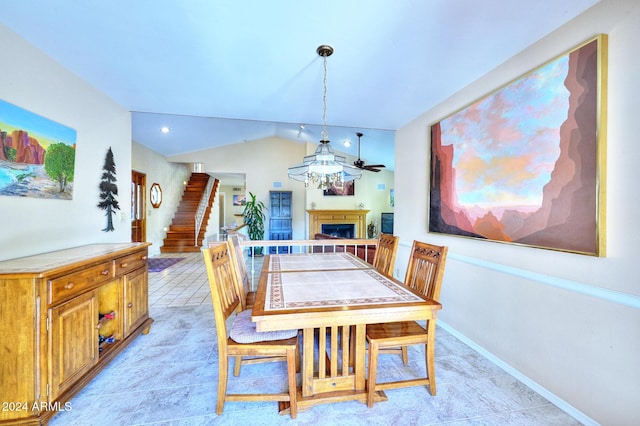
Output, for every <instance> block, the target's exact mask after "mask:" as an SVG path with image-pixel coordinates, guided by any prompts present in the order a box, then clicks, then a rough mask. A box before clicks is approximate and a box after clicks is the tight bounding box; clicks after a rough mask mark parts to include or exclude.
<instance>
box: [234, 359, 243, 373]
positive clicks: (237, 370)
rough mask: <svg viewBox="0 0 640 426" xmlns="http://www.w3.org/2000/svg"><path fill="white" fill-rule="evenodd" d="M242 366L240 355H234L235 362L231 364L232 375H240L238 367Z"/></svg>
mask: <svg viewBox="0 0 640 426" xmlns="http://www.w3.org/2000/svg"><path fill="white" fill-rule="evenodd" d="M241 368H242V357H241V356H240V355H236V362H235V365H234V366H233V375H234V376H236V377H238V376H239V375H240V369H241Z"/></svg>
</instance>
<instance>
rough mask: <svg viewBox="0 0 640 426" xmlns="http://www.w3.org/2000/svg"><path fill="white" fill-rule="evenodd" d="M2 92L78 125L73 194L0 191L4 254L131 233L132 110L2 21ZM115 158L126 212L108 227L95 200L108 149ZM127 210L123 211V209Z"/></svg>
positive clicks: (123, 238)
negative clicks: (64, 197) (69, 197)
mask: <svg viewBox="0 0 640 426" xmlns="http://www.w3.org/2000/svg"><path fill="white" fill-rule="evenodd" d="M0 46H2V57H3V59H4V66H3V67H2V68H3V69H2V77H1V78H0V98H2V99H3V100H5V101H7V102H10V103H12V104H14V105H17V106H19V107H21V108H24V109H26V110H29V111H32V112H34V113H36V114H39V115H42V116H44V117H46V118H48V119H50V120H53V121H57V122H59V123H62V124H64V125H66V126H69V127H71V128H73V129H75V130H76V132H77V139H76V142H77V149H76V161H75V180H74V182H73V185H74V190H73V199H72V200H54V199H39V198H27V197H9V196H0V223H2V230H1V231H0V260H4V259H11V258H15V257H21V256H26V255H31V254H36V253H43V252H47V251H52V250H57V249H62V248H68V247H73V246H78V245H83V244H89V243H99V242H128V241H131V222H130V217H129V216H130V208H131V197H130V190H129V188H130V186H131V117H130V114H129V112H128V111H127V110H125V109H124V108H122V107H120V106H119V105H117V104H116V103H115V102H113V101H112V100H111V99H109V98H107V97H106V96H105V95H103V94H102V93H100V92H98V91H97V90H96V89H94V88H93V87H91V86H90V85H88V84H87V83H86V82H85V81H83V80H81V79H79V78H78V77H76V76H75V75H73V74H72V73H71V72H69V71H68V70H66V69H64V68H62V67H61V66H60V65H59V64H57V63H56V62H54V61H53V60H52V59H51V58H50V57H48V56H46V55H44V54H43V53H42V52H41V51H39V50H37V49H35V48H34V47H33V46H32V45H30V44H28V43H27V42H26V41H25V40H23V39H22V38H20V37H18V36H17V35H16V34H15V33H13V32H12V31H11V30H9V29H7V28H6V27H4V26H2V25H0ZM109 147H111V149H112V151H113V156H114V160H115V164H116V173H117V182H116V183H117V185H118V194H119V196H118V198H117V199H118V202H119V204H120V209H121V210H120V212H118V213H119V214H118V215H117V216H116V217H114V218H113V219H114V227H115V231H113V232H103V231H102V229H103V228H104V227H105V225H106V218H105V212H104V211H103V210H100V209H99V208H98V207H97V204H98V202H99V201H100V200H99V188H98V185H99V184H100V179H101V176H102V172H103V170H102V167H103V165H104V160H105V155H106V153H107V150H108V149H109ZM120 213H121V214H122V218H121V214H120Z"/></svg>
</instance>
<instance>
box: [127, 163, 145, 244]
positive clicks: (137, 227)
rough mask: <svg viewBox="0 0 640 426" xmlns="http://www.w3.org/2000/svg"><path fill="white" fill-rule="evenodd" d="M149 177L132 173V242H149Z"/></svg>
mask: <svg viewBox="0 0 640 426" xmlns="http://www.w3.org/2000/svg"><path fill="white" fill-rule="evenodd" d="M146 193H147V175H146V174H144V173H140V172H136V171H135V170H132V171H131V242H134V243H142V242H145V241H146V240H147V219H146V218H147V210H146V205H147V204H146V197H145V194H146Z"/></svg>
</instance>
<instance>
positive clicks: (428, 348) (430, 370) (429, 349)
mask: <svg viewBox="0 0 640 426" xmlns="http://www.w3.org/2000/svg"><path fill="white" fill-rule="evenodd" d="M434 352H435V351H434V350H433V345H429V344H427V345H425V348H424V355H425V357H426V360H425V361H426V364H427V376H428V377H429V393H431V395H433V396H435V394H436V366H435V362H434V360H433V357H434V355H435V353H434Z"/></svg>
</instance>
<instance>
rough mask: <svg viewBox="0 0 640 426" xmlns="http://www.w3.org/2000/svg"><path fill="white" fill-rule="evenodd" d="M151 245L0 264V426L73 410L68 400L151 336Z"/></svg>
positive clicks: (95, 247)
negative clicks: (130, 346) (132, 345)
mask: <svg viewBox="0 0 640 426" xmlns="http://www.w3.org/2000/svg"><path fill="white" fill-rule="evenodd" d="M149 245H150V243H123V244H91V245H86V246H81V247H75V248H71V249H66V250H59V251H55V252H50V253H43V254H39V255H34V256H29V257H23V258H19V259H13V260H6V261H2V262H0V404H2V406H0V424H21V425H22V424H25V425H31V424H33V425H39V424H46V423H48V421H49V420H50V419H51V417H53V416H54V415H55V414H56V413H58V412H59V411H63V410H69V409H73V407H72V405H71V402H70V401H71V398H72V397H73V396H74V395H75V394H76V393H77V392H78V391H79V390H81V389H82V388H83V387H84V386H85V385H86V384H87V383H89V381H91V379H93V378H94V377H95V376H96V375H97V374H98V372H99V371H100V370H102V368H104V367H105V366H106V364H107V363H108V362H109V361H111V360H112V359H113V358H114V357H115V356H116V355H117V354H118V353H120V352H121V351H122V350H123V349H124V348H125V347H126V346H127V345H128V344H129V343H131V341H132V340H133V339H134V338H136V337H137V336H138V335H139V334H141V333H143V334H146V333H148V332H149V329H150V326H151V323H152V322H153V320H152V319H151V318H149V302H148V300H149V298H148V294H149V293H148V276H149V275H148V268H147V256H148V254H147V253H148V247H149ZM107 406H108V404H107Z"/></svg>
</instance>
